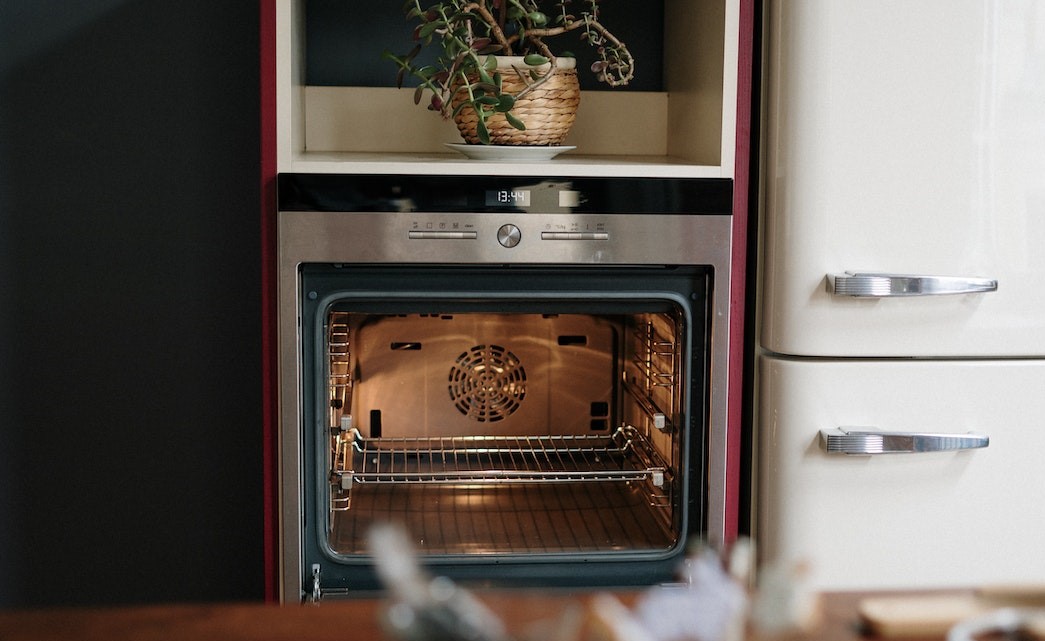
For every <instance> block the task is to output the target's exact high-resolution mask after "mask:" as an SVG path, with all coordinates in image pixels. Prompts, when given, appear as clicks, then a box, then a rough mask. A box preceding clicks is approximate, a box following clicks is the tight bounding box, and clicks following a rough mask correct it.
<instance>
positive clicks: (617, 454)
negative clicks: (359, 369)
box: [331, 426, 670, 490]
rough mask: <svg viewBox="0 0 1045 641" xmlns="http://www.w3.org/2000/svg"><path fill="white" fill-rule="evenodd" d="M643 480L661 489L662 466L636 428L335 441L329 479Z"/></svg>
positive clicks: (352, 433)
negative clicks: (596, 432) (580, 432)
mask: <svg viewBox="0 0 1045 641" xmlns="http://www.w3.org/2000/svg"><path fill="white" fill-rule="evenodd" d="M591 481H614V482H621V481H649V482H650V483H651V484H652V485H653V486H654V487H658V488H660V487H663V486H664V484H665V482H667V481H670V478H669V472H668V466H667V465H666V464H665V463H664V461H663V459H662V457H661V456H660V454H659V453H658V452H657V450H656V449H655V448H654V447H653V445H652V443H650V442H649V440H648V439H646V438H645V437H644V436H643V435H642V434H641V433H640V432H639V431H638V430H636V429H635V428H634V427H631V426H621V427H618V428H617V429H616V430H615V431H614V432H613V433H612V434H610V435H580V436H569V435H565V436H562V435H560V436H455V437H436V438H364V437H363V436H362V435H361V434H360V433H359V432H358V430H356V429H354V428H353V429H351V430H349V431H348V432H346V433H345V435H343V436H341V437H340V438H339V439H338V445H337V447H336V450H335V452H334V466H333V469H332V471H331V483H332V484H334V485H336V486H339V487H340V488H341V489H342V490H350V489H352V487H353V486H354V485H356V484H361V485H365V484H370V483H479V484H487V483H571V482H591Z"/></svg>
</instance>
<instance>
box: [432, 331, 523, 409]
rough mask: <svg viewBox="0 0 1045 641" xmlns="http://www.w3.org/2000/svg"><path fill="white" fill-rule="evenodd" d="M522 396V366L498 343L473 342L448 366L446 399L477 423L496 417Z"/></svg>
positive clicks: (511, 407) (513, 355)
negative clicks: (447, 396)
mask: <svg viewBox="0 0 1045 641" xmlns="http://www.w3.org/2000/svg"><path fill="white" fill-rule="evenodd" d="M524 396H526V370H525V369H523V366H522V363H521V362H520V361H519V359H518V358H517V357H516V356H515V354H512V353H511V352H509V351H508V350H507V349H505V348H503V347H501V346H500V345H476V346H475V347H473V348H471V349H470V350H468V351H467V352H464V353H463V354H461V355H460V356H458V357H457V360H456V361H455V362H454V365H453V366H452V367H451V368H450V400H452V401H453V403H454V405H455V406H456V407H457V409H458V411H460V412H461V413H462V414H464V415H465V416H467V417H469V418H471V419H474V420H476V421H479V422H480V423H486V422H494V421H500V420H502V419H504V418H505V417H507V416H509V415H510V414H511V413H512V412H514V411H515V410H517V409H519V404H520V403H522V400H523V397H524Z"/></svg>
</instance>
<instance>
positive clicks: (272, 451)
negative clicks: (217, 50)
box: [261, 0, 756, 598]
mask: <svg viewBox="0 0 1045 641" xmlns="http://www.w3.org/2000/svg"><path fill="white" fill-rule="evenodd" d="M755 4H756V3H755V2H753V1H752V0H665V1H664V14H665V18H664V31H663V33H662V34H657V36H658V37H659V39H661V40H662V41H663V56H662V58H663V60H664V70H663V78H664V87H663V90H662V91H655V92H624V91H612V90H610V91H593V92H583V93H582V98H581V107H580V111H579V113H578V122H577V124H576V125H575V126H574V130H573V131H572V132H571V135H570V137H569V138H568V139H567V140H566V144H569V145H576V147H577V149H576V151H574V152H569V153H566V154H563V155H561V156H559V157H557V158H556V159H554V160H552V161H550V162H541V163H524V162H483V161H475V160H467V159H465V158H464V157H463V156H461V155H459V154H457V153H456V152H451V151H449V150H448V149H447V148H446V147H445V143H456V142H460V139H459V136H458V134H457V132H456V130H455V129H454V127H453V125H452V124H449V123H446V122H443V121H441V120H440V119H439V118H438V117H436V116H435V115H434V114H431V113H429V112H427V111H426V110H425V109H424V108H423V107H419V106H417V105H415V104H414V103H413V100H412V89H407V88H404V89H402V90H397V89H392V88H382V87H361V86H352V87H325V86H324V87H319V86H309V85H308V84H307V83H306V82H305V80H304V79H305V51H306V46H305V45H306V41H307V38H308V28H307V24H306V20H305V1H304V0H262V2H261V66H262V71H261V89H262V91H261V100H262V109H261V112H262V113H261V115H262V176H261V183H262V184H261V189H262V193H263V207H262V212H261V219H262V235H263V238H262V242H263V259H264V278H265V281H266V282H265V295H266V300H265V307H264V315H265V316H264V332H265V337H266V340H265V346H264V349H265V361H264V362H265V368H266V373H265V381H266V385H267V386H268V389H267V390H266V393H265V397H266V402H267V403H269V406H268V407H267V408H266V410H265V414H266V427H265V437H264V438H265V443H266V448H267V452H266V457H267V460H268V463H269V465H268V477H267V479H266V488H267V494H266V498H267V509H268V518H267V523H266V525H267V530H268V534H267V538H266V541H267V546H268V551H267V554H266V556H267V558H268V559H269V561H270V563H272V564H276V563H278V559H279V554H278V550H277V549H276V548H278V547H279V545H280V542H279V540H278V535H277V534H276V533H277V532H278V531H279V528H278V522H279V518H280V499H279V487H280V481H279V478H278V471H277V470H278V469H279V466H278V465H277V458H278V453H277V446H276V445H275V444H276V443H277V442H278V436H277V432H278V420H277V409H278V408H277V407H276V404H277V401H276V400H275V392H274V391H273V390H274V389H275V388H276V372H277V369H278V364H277V349H276V346H275V340H276V339H275V329H274V328H275V316H276V314H275V311H274V310H275V299H276V291H275V277H274V265H275V264H276V260H275V249H274V247H275V246H276V244H275V224H274V223H275V219H276V194H275V189H276V187H275V185H276V175H277V174H279V173H299V174H300V173H311V174H401V175H408V174H437V175H497V176H532V175H540V176H544V177H548V176H562V177H588V176H605V177H631V178H696V179H712V180H721V181H728V182H729V184H731V185H732V187H733V190H732V191H733V199H732V202H733V212H734V216H733V225H732V235H731V238H730V241H729V242H730V247H731V249H730V251H731V254H732V260H731V262H730V271H731V274H730V281H731V283H732V285H731V288H725V289H726V290H728V291H724V293H725V294H726V295H727V298H728V300H730V313H729V317H728V320H726V321H725V322H726V323H727V324H728V327H729V339H728V341H726V343H727V344H728V351H729V359H728V360H729V365H728V380H729V383H728V390H726V392H725V394H722V395H721V396H722V398H724V399H726V400H725V401H722V402H726V403H728V419H727V425H726V426H725V429H721V430H717V431H716V432H715V435H714V438H715V439H716V440H717V439H721V441H717V442H716V443H713V444H712V449H713V450H714V451H725V452H727V455H726V457H727V460H726V461H724V462H722V464H721V465H717V466H715V468H716V469H717V470H719V471H720V473H721V477H720V478H715V479H712V481H711V482H712V484H716V485H718V486H721V487H725V488H727V490H726V491H727V492H728V496H727V505H726V513H725V515H724V519H723V520H724V526H723V528H722V529H723V532H724V533H725V536H726V537H727V538H731V537H732V536H734V535H735V533H736V529H737V522H738V514H739V510H740V506H739V501H740V499H739V485H740V484H739V479H740V467H741V466H740V431H741V426H740V415H741V409H742V408H741V406H740V389H741V373H742V368H741V364H742V354H743V321H744V313H743V301H744V282H745V265H746V246H747V243H746V229H747V209H748V197H747V195H748V185H749V182H748V166H749V162H750V161H749V139H748V136H749V130H750V109H751V82H752V76H751V73H752V50H753V24H754V15H755ZM389 10H390V11H396V12H398V11H399V7H398V5H390V9H389ZM392 46H394V43H393V45H392ZM375 53H379V52H375ZM375 57H376V56H375ZM639 64H642V63H641V61H640V62H639ZM393 72H394V68H393V67H392V65H391V63H389V74H390V75H394V73H393ZM699 206H700V205H699V203H694V207H698V208H699ZM720 282H723V283H724V282H726V281H725V279H723V280H722V281H720ZM278 574H279V573H278V571H277V570H276V569H274V568H269V570H268V571H267V576H269V577H276V576H278ZM269 587H270V591H269V596H270V598H274V595H275V593H276V586H275V585H274V583H273V584H272V585H270V586H269Z"/></svg>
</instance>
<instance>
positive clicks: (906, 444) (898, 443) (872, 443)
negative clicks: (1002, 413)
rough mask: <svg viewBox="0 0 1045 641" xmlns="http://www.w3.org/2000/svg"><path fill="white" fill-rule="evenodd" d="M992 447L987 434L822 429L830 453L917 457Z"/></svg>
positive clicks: (824, 447)
mask: <svg viewBox="0 0 1045 641" xmlns="http://www.w3.org/2000/svg"><path fill="white" fill-rule="evenodd" d="M988 445H990V437H988V436H986V435H984V434H974V433H972V432H970V433H968V434H934V433H929V432H879V431H876V430H871V429H867V428H863V427H836V428H834V429H830V430H820V447H821V448H823V449H824V451H826V452H827V453H828V454H856V455H870V454H916V453H922V452H952V451H959V450H973V449H978V448H982V447H987V446H988Z"/></svg>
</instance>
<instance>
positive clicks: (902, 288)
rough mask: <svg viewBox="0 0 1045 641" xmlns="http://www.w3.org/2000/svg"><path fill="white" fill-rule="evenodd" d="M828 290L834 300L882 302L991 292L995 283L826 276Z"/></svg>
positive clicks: (851, 274)
mask: <svg viewBox="0 0 1045 641" xmlns="http://www.w3.org/2000/svg"><path fill="white" fill-rule="evenodd" d="M827 282H828V289H829V290H830V291H831V293H833V294H834V295H836V296H854V297H861V298H862V297H871V298H886V297H892V296H942V295H946V294H976V293H982V292H993V291H996V290H997V289H998V281H997V280H995V279H993V278H978V277H966V276H922V275H912V274H883V273H878V272H848V271H847V272H846V273H844V274H828V275H827Z"/></svg>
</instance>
